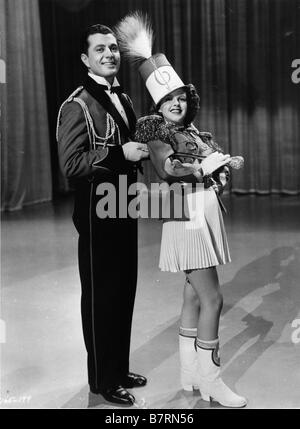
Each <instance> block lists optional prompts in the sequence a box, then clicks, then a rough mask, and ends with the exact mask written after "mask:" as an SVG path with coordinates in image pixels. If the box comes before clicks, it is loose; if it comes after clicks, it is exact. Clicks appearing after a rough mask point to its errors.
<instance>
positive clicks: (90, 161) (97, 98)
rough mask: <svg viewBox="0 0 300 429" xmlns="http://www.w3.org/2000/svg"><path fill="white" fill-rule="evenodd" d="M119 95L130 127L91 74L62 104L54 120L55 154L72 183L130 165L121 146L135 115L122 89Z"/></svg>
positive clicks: (127, 136)
mask: <svg viewBox="0 0 300 429" xmlns="http://www.w3.org/2000/svg"><path fill="white" fill-rule="evenodd" d="M119 98H120V101H121V103H122V105H123V107H124V110H125V112H126V115H127V118H128V122H129V128H128V127H127V125H126V123H125V122H124V120H123V118H122V116H121V115H120V113H119V112H118V110H117V109H116V108H115V106H114V104H113V103H112V101H111V100H110V98H109V96H108V95H107V94H106V93H105V90H104V89H103V88H102V87H101V85H98V84H97V83H96V82H95V81H94V80H93V79H92V78H90V77H87V80H86V82H85V84H84V86H81V87H79V88H78V89H77V90H76V91H74V93H73V94H71V95H70V97H69V98H68V99H67V100H66V101H65V102H64V103H63V104H62V106H61V108H60V110H59V114H58V120H57V142H58V154H59V160H60V166H61V169H62V171H63V173H64V175H65V176H66V177H67V178H68V179H69V180H70V183H71V185H76V184H77V183H80V182H81V181H82V180H86V179H88V180H93V179H100V180H101V178H103V177H104V176H105V173H106V174H108V175H110V174H122V173H124V172H126V171H127V170H128V169H130V168H133V163H130V162H128V161H126V160H125V158H124V155H123V150H122V147H121V146H122V144H124V143H125V142H127V141H130V139H131V136H132V135H133V134H134V130H135V124H136V117H135V114H134V110H133V108H132V103H131V100H130V99H129V97H128V96H127V95H126V94H124V93H122V94H120V95H119Z"/></svg>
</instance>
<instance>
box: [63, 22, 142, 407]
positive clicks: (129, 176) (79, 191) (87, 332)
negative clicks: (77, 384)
mask: <svg viewBox="0 0 300 429" xmlns="http://www.w3.org/2000/svg"><path fill="white" fill-rule="evenodd" d="M81 60H82V61H83V63H84V65H85V66H86V67H87V70H88V76H87V79H86V82H85V83H84V85H83V87H80V88H78V89H77V90H76V91H75V92H74V93H73V94H72V95H71V96H70V97H69V98H68V99H67V100H66V101H65V102H64V103H63V105H62V106H61V109H60V112H59V115H58V124H57V140H58V153H59V159H60V164H61V168H62V170H63V172H64V174H65V175H66V177H67V178H68V179H69V180H70V182H71V184H72V186H73V187H74V190H75V206H74V213H73V221H74V225H75V227H76V229H77V231H78V233H79V246H78V248H79V250H78V255H79V256H78V257H79V272H80V279H81V286H82V300H81V313H82V324H83V334H84V340H85V345H86V349H87V354H88V381H89V385H90V390H91V392H92V393H95V394H98V393H100V394H102V395H103V396H104V398H105V399H106V400H108V401H110V402H114V403H120V404H125V405H132V404H133V403H134V401H135V398H134V396H133V395H132V394H130V393H129V392H128V391H127V390H126V389H127V388H134V387H140V386H144V385H145V384H146V382H147V380H146V378H145V377H143V376H140V375H138V374H134V373H131V372H129V350H130V333H131V321H132V313H133V305H134V299H135V292H136V281H137V221H136V220H135V219H131V218H128V217H127V218H126V217H125V216H124V213H123V214H122V217H121V216H120V215H118V209H119V207H118V204H117V207H116V209H117V215H116V217H115V218H114V217H109V218H102V217H101V216H99V213H97V210H96V209H97V203H98V202H99V201H100V199H101V196H99V195H97V187H98V185H99V184H101V183H109V184H111V185H113V186H114V189H116V191H117V192H116V195H117V201H118V197H119V196H118V190H119V176H120V175H122V180H123V182H124V181H125V180H126V181H127V187H129V186H130V184H132V183H134V182H136V169H137V166H136V163H138V162H139V161H141V160H142V159H144V158H146V157H148V154H147V152H146V148H145V145H144V144H141V143H137V142H133V141H130V136H131V135H133V133H134V130H135V123H136V118H135V114H134V111H133V108H132V104H131V101H130V99H129V97H128V96H127V95H126V94H123V93H122V92H121V91H120V86H119V84H118V81H117V79H116V75H117V73H118V71H119V67H120V53H119V48H118V44H117V40H116V37H115V35H114V33H113V31H112V30H111V29H109V28H108V27H106V26H103V25H100V24H97V25H93V26H91V27H89V28H88V29H87V30H86V32H85V33H84V35H83V42H82V54H81ZM98 193H99V190H98ZM128 199H129V198H128Z"/></svg>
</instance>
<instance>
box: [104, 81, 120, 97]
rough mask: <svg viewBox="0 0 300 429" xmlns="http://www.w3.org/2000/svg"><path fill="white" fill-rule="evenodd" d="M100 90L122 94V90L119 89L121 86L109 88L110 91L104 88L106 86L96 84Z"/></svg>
mask: <svg viewBox="0 0 300 429" xmlns="http://www.w3.org/2000/svg"><path fill="white" fill-rule="evenodd" d="M99 87H100V88H102V89H104V91H110V92H111V94H117V95H119V94H122V92H123V88H122V87H121V85H118V86H111V87H110V89H109V88H108V87H107V86H106V85H102V84H101V83H98V88H99Z"/></svg>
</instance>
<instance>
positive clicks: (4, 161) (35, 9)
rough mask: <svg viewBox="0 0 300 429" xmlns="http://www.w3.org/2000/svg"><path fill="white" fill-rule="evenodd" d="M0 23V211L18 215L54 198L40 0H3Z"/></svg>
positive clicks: (0, 7) (1, 0) (0, 5)
mask: <svg viewBox="0 0 300 429" xmlns="http://www.w3.org/2000/svg"><path fill="white" fill-rule="evenodd" d="M0 24H1V33H0V46H1V51H0V66H1V80H0V90H1V95H0V96H1V98H0V100H1V109H0V112H1V115H0V124H1V209H2V210H16V209H20V208H22V207H23V206H24V205H28V204H33V203H37V202H42V201H49V200H51V198H52V184H51V176H52V173H51V164H50V149H49V129H48V120H47V102H46V88H45V75H44V63H43V56H42V43H41V32H40V16H39V4H38V0H0ZM5 69H6V73H5V72H4V70H5ZM56 174H57V172H56Z"/></svg>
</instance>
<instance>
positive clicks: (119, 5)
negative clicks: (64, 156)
mask: <svg viewBox="0 0 300 429" xmlns="http://www.w3.org/2000/svg"><path fill="white" fill-rule="evenodd" d="M37 5H39V13H40V22H39V19H38V18H39V16H38V8H37ZM1 8H2V9H1V10H2V11H3V10H4V13H5V19H4V24H5V25H4V28H5V30H6V35H7V38H6V41H5V46H4V48H2V53H1V56H3V55H4V53H6V52H8V53H9V54H10V58H11V60H10V61H8V65H7V66H8V82H7V84H6V85H2V84H1V89H4V91H2V92H1V97H2V101H3V102H4V106H7V109H5V114H2V115H1V125H3V120H4V119H5V118H6V119H7V120H6V125H5V126H4V127H2V126H1V128H2V131H3V133H2V135H3V136H4V137H3V145H2V161H1V166H2V183H3V184H4V186H3V185H2V208H10V209H11V208H19V207H21V206H22V204H24V203H31V202H35V201H43V200H47V199H49V198H51V185H53V190H54V194H55V195H56V194H59V193H61V192H65V191H67V190H68V186H67V183H66V181H65V180H64V179H63V177H62V176H61V174H60V172H59V168H58V162H57V149H56V142H55V126H56V116H57V111H58V108H59V105H60V104H61V102H62V101H64V99H65V98H66V97H67V96H68V95H69V94H70V93H71V92H72V91H73V90H74V89H75V88H76V87H77V86H78V85H80V84H81V81H82V78H83V76H84V74H85V70H84V68H83V66H81V63H80V49H79V38H80V33H81V30H82V29H83V28H85V27H86V26H87V25H89V24H93V23H96V22H102V23H105V24H107V25H109V26H113V25H114V24H115V23H116V22H117V21H118V20H119V19H120V18H121V17H122V16H124V15H125V14H126V13H127V12H129V11H133V10H136V9H139V10H142V11H145V12H147V13H148V15H149V17H150V18H151V20H152V22H153V26H154V29H155V33H156V39H155V45H154V49H153V52H164V53H165V54H166V56H167V58H168V59H169V61H170V62H171V63H172V65H173V66H174V68H175V69H176V71H177V72H178V74H179V75H180V76H181V77H182V79H183V80H184V81H185V82H193V83H194V84H195V86H196V87H197V88H198V91H199V93H200V96H201V111H200V112H199V115H198V117H197V119H196V121H195V122H196V125H197V126H198V127H199V128H200V129H201V130H208V131H211V132H212V133H213V134H214V136H215V138H216V140H217V141H218V142H219V143H220V144H221V145H222V146H223V147H224V149H225V150H226V151H228V152H230V153H231V154H234V155H238V154H240V155H243V156H244V157H245V161H246V163H245V168H244V170H243V171H240V172H234V173H233V177H232V185H231V190H232V191H234V192H257V193H270V192H283V193H290V194H295V193H298V192H299V189H300V186H299V184H300V172H299V158H300V156H299V146H300V130H299V123H300V118H299V115H300V97H299V95H300V84H295V83H293V82H292V79H291V75H292V72H293V69H292V67H291V64H292V61H293V60H294V59H296V58H300V31H299V26H300V0H39V2H37V0H25V1H23V0H1ZM2 21H3V19H2ZM2 21H1V22H2ZM40 28H41V33H42V44H41V40H40ZM41 46H42V48H43V49H41ZM3 52H4V53H3ZM42 55H43V60H44V68H45V80H46V97H45V87H44V70H43V64H42V62H41V59H42ZM119 80H120V81H121V83H122V84H123V86H124V87H125V89H126V91H127V92H128V93H129V94H130V95H131V97H132V99H133V101H134V104H135V109H136V112H137V114H138V115H144V114H146V113H147V112H148V111H149V109H150V106H151V99H150V97H149V95H148V93H147V92H146V89H145V87H144V84H143V82H142V80H141V79H140V77H139V75H138V73H137V71H136V70H135V69H133V68H132V67H131V66H129V65H128V64H126V63H125V62H123V64H122V68H121V72H120V75H119ZM45 100H47V106H46V105H45ZM46 107H47V108H48V113H47V108H46ZM2 110H3V109H2ZM47 115H48V119H49V131H48V123H47ZM48 132H49V134H48ZM48 135H50V145H49V139H48ZM49 148H50V154H51V162H50V155H49ZM50 167H51V169H52V183H51V177H50ZM142 180H144V181H145V182H146V183H147V184H149V183H150V182H151V181H152V180H156V176H155V173H154V172H153V170H152V167H151V165H150V163H149V162H148V163H146V164H145V175H144V177H143V179H142Z"/></svg>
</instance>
